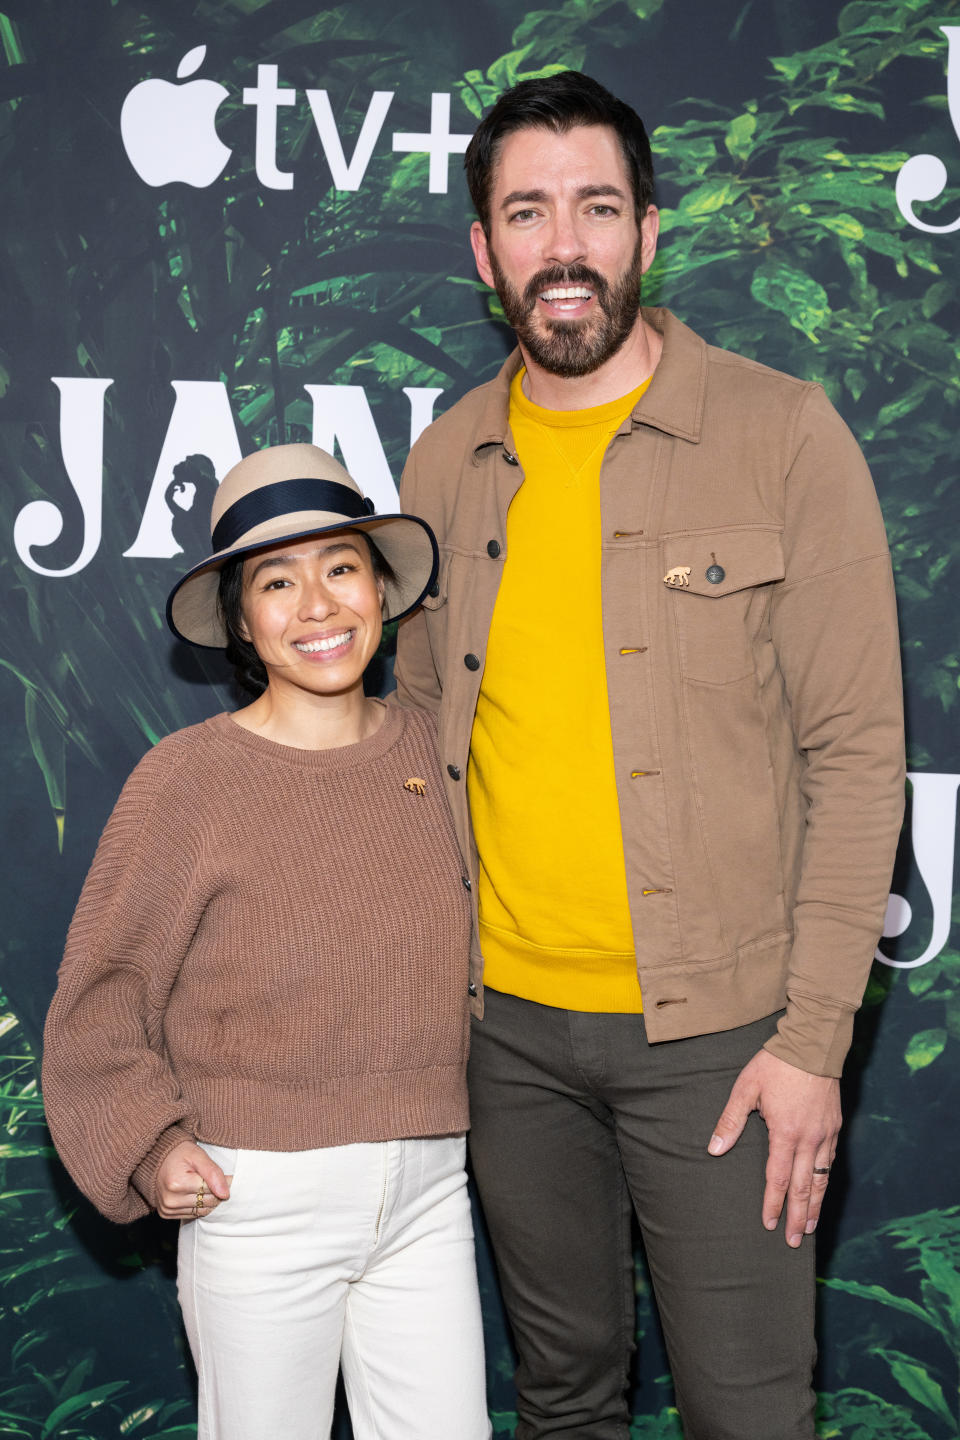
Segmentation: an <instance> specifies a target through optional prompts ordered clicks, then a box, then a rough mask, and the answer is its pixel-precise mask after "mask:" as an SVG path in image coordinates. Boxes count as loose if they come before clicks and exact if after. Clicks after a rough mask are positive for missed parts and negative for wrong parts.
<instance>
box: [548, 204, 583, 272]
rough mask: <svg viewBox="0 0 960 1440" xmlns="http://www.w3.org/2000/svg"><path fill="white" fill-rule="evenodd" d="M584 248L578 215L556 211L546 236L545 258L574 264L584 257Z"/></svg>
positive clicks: (559, 263)
mask: <svg viewBox="0 0 960 1440" xmlns="http://www.w3.org/2000/svg"><path fill="white" fill-rule="evenodd" d="M586 249H587V247H586V241H585V239H584V236H583V231H582V229H581V226H580V222H579V219H578V217H577V216H576V215H575V214H572V213H570V212H565V211H558V212H557V213H556V215H555V216H554V219H553V225H552V227H551V230H550V233H549V235H548V236H547V251H548V253H547V254H546V256H545V258H546V259H547V260H554V261H556V263H557V264H558V265H574V264H577V263H578V262H579V261H582V260H583V259H584V258H585V256H586Z"/></svg>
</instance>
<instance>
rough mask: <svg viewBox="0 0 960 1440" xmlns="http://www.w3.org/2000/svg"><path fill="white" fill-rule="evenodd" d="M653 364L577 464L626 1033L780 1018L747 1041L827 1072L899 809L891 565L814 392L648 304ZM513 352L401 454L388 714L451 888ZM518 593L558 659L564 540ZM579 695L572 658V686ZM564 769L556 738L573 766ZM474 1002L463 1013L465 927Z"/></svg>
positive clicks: (569, 583) (866, 494)
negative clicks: (407, 575)
mask: <svg viewBox="0 0 960 1440" xmlns="http://www.w3.org/2000/svg"><path fill="white" fill-rule="evenodd" d="M644 315H645V318H646V320H647V321H648V322H649V323H650V324H652V325H654V326H655V327H656V328H657V329H658V330H660V331H662V333H663V337H664V346H663V354H662V358H661V360H660V362H659V364H658V366H657V369H656V372H655V374H654V377H653V381H652V383H651V385H650V387H649V389H648V390H647V392H646V394H644V395H643V397H642V398H641V399H640V401H639V403H638V404H637V406H636V408H635V410H634V411H633V413H632V415H631V416H629V418H628V419H627V420H626V421H625V423H624V424H623V425H622V426H621V428H620V430H619V431H618V432H617V434H616V435H615V436H614V438H613V439H612V441H611V442H610V446H609V448H608V450H607V454H606V457H605V459H604V461H603V466H602V469H601V473H600V497H601V514H602V530H603V541H602V544H603V557H602V600H603V617H604V624H603V643H604V649H605V653H606V669H607V681H608V688H609V697H610V724H611V729H612V732H613V749H614V763H615V766H616V771H617V788H618V797H619V804H620V817H621V824H622V829H623V844H624V854H625V858H626V868H627V882H628V887H629V892H630V907H631V917H632V922H633V933H634V939H635V944H636V952H637V972H638V975H639V979H640V985H641V987H642V992H643V1003H644V1012H645V1016H646V1026H647V1034H648V1037H649V1039H650V1040H651V1041H660V1040H672V1039H677V1038H680V1037H683V1036H688V1035H696V1034H705V1033H709V1032H711V1031H716V1030H725V1029H729V1028H731V1027H732V1026H735V1025H741V1024H746V1023H747V1022H749V1021H752V1020H756V1019H759V1018H761V1017H762V1016H765V1015H770V1014H773V1013H774V1012H775V1011H777V1010H779V1009H781V1008H782V1007H784V1006H785V1007H786V1009H785V1014H784V1015H783V1017H782V1018H781V1020H780V1024H779V1029H778V1032H777V1034H776V1035H774V1037H773V1038H772V1039H771V1040H770V1041H769V1045H768V1048H769V1049H770V1050H771V1051H773V1052H774V1054H777V1055H779V1056H781V1057H782V1058H783V1059H784V1060H787V1061H789V1062H790V1063H792V1064H794V1065H798V1066H800V1067H801V1068H802V1069H804V1070H808V1071H811V1072H813V1073H815V1074H820V1075H838V1074H839V1073H840V1070H841V1067H842V1064H843V1059H844V1056H845V1054H846V1051H847V1049H848V1047H849V1043H850V1035H851V1029H852V1019H853V1014H854V1011H855V1010H856V1009H857V1006H858V1005H859V1003H860V1000H861V997H862V994H863V989H864V986H865V983H866V979H867V974H868V971H869V968H870V964H871V960H872V958H873V954H874V948H875V946H876V942H877V938H878V936H879V933H880V928H881V924H882V920H883V914H884V908H885V904H886V899H887V893H888V887H889V881H890V873H891V868H892V865H893V856H894V850H895V847H896V842H897V835H898V832H899V826H900V821H901V817H902V809H903V784H904V756H903V737H902V702H901V691H900V664H899V651H898V644H897V628H896V609H895V602H894V593H893V582H892V576H891V569H890V559H889V553H888V549H887V542H886V536H885V534H884V528H883V521H882V518H881V515H880V509H879V506H878V504H877V499H876V495H875V493H874V489H873V484H872V482H871V479H870V475H869V472H868V470H867V467H866V465H865V463H864V460H863V457H862V455H861V453H860V451H859V449H858V447H857V444H856V442H855V441H854V439H853V437H852V436H851V434H850V432H849V431H848V430H847V428H846V426H845V425H844V423H843V421H842V420H841V419H840V418H839V416H838V415H837V413H836V412H835V410H834V409H833V408H832V406H831V405H830V403H829V401H828V400H827V399H826V397H825V395H824V393H823V390H822V389H821V388H820V386H819V385H815V384H811V383H808V382H805V381H800V380H795V379H792V378H791V377H789V376H786V375H782V374H779V373H778V372H776V371H773V370H768V369H766V368H765V367H763V366H761V365H757V364H755V363H753V362H752V361H749V360H745V359H743V358H742V357H741V356H738V355H732V354H729V353H727V352H726V351H723V350H717V349H714V348H713V347H711V346H708V345H707V344H705V343H704V341H703V340H701V339H700V337H699V336H697V335H695V334H694V333H693V331H691V330H689V329H687V327H686V326H685V325H683V324H681V323H680V321H678V320H677V319H675V317H674V316H672V315H671V314H670V313H669V312H668V311H664V310H653V311H645V312H644ZM519 363H520V360H519V355H518V354H517V353H515V354H514V355H513V356H511V357H510V358H509V359H508V361H507V362H506V364H505V365H504V367H503V369H502V370H501V372H500V374H499V375H498V376H497V377H496V379H495V380H493V381H491V382H490V383H489V384H487V385H483V386H481V387H480V388H479V389H477V390H474V391H472V392H471V393H470V394H468V395H467V396H465V397H464V398H463V399H462V400H461V401H460V402H459V403H458V404H456V405H455V406H454V407H453V408H452V409H451V410H450V411H449V412H448V413H447V414H446V415H444V416H442V417H441V418H440V419H439V420H437V421H436V422H435V423H434V424H433V425H431V426H430V428H429V429H428V430H427V431H426V432H425V433H424V435H423V436H422V437H421V438H420V440H419V441H418V442H417V444H416V445H415V447H414V449H413V451H412V453H411V455H410V459H409V461H408V464H407V467H406V470H405V472H404V478H403V484H402V498H403V506H404V509H405V510H408V511H412V512H414V513H415V514H418V515H422V516H424V517H425V518H426V519H427V520H428V521H429V522H430V524H431V525H432V526H433V528H434V530H435V531H436V533H437V538H438V540H439V542H440V550H441V565H440V575H439V581H438V584H437V586H436V587H435V590H436V593H435V594H433V595H432V596H430V597H428V599H427V600H426V602H425V605H424V609H423V610H422V611H421V612H420V613H419V614H417V615H415V616H414V617H412V618H411V619H410V620H409V621H407V622H404V623H403V624H402V625H401V627H400V635H399V641H398V651H397V671H396V674H397V684H398V692H399V698H400V700H401V702H402V703H412V704H417V705H422V706H425V707H426V708H428V709H432V710H435V711H438V712H439V722H440V754H441V760H442V762H443V765H444V768H445V774H446V785H447V793H448V797H449V800H450V804H451V807H452V809H453V815H454V820H455V823H456V827H457V833H458V837H459V840H460V844H461V848H462V850H463V853H464V855H465V856H466V857H467V866H468V869H469V872H470V873H469V876H468V877H465V878H468V879H469V881H470V883H471V884H472V885H473V886H474V887H475V885H476V870H477V867H476V851H475V847H474V844H473V839H472V835H471V831H470V817H469V813H468V804H467V793H466V783H465V781H466V770H467V764H468V761H469V755H470V734H471V728H472V725H473V718H474V711H475V707H476V703H477V695H478V692H479V689H480V684H481V681H482V679H483V661H484V654H485V651H486V644H487V635H488V632H489V627H490V620H491V616H492V614H493V607H494V601H495V600H496V596H497V589H498V586H499V582H500V575H501V570H502V567H503V564H504V562H505V561H506V559H507V550H506V517H507V509H508V507H509V505H510V501H511V499H512V497H513V495H514V494H515V493H516V491H517V489H518V487H519V486H520V484H521V483H522V481H523V474H522V471H521V469H520V467H519V465H518V462H517V459H516V457H515V455H514V454H513V442H512V439H511V436H510V433H509V428H508V405H509V384H510V379H511V377H512V376H513V374H514V373H515V372H516V369H517V367H518V365H519ZM555 561H556V564H555V575H556V583H555V586H554V589H553V591H552V593H550V594H545V595H544V597H543V603H544V605H545V606H548V607H549V608H550V612H551V614H552V616H553V620H554V626H555V633H556V648H557V664H558V665H567V664H570V663H571V657H570V656H569V655H567V654H566V652H565V650H564V647H563V628H564V609H565V606H566V605H567V604H570V603H575V595H576V585H577V557H576V555H557V556H556V557H555ZM576 683H577V676H576V667H575V665H571V673H570V684H571V685H575V684H576ZM576 764H577V755H576V752H575V751H573V752H571V755H570V765H571V766H573V767H574V768H575V767H576ZM474 951H475V954H474V957H473V971H472V976H473V978H472V981H471V987H470V988H471V994H472V995H475V997H476V998H475V1004H476V1007H477V1012H478V1013H480V1014H482V985H481V981H482V958H481V956H480V953H479V947H478V946H477V944H476V941H475V942H474Z"/></svg>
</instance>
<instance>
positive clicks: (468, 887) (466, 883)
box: [460, 875, 473, 890]
mask: <svg viewBox="0 0 960 1440" xmlns="http://www.w3.org/2000/svg"><path fill="white" fill-rule="evenodd" d="M460 883H461V884H462V885H463V888H464V890H472V889H473V886H472V885H471V884H470V876H469V875H461V876H460Z"/></svg>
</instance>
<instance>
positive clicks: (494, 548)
mask: <svg viewBox="0 0 960 1440" xmlns="http://www.w3.org/2000/svg"><path fill="white" fill-rule="evenodd" d="M487 554H488V555H489V556H490V559H491V560H496V558H497V556H498V555H499V554H500V545H499V542H498V541H496V540H488V541H487Z"/></svg>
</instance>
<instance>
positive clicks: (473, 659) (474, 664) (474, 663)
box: [463, 654, 480, 670]
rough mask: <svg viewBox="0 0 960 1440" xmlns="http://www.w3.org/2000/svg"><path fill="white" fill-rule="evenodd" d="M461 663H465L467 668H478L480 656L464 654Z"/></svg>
mask: <svg viewBox="0 0 960 1440" xmlns="http://www.w3.org/2000/svg"><path fill="white" fill-rule="evenodd" d="M463 663H464V665H466V667H467V669H468V670H479V669H480V656H479V655H472V654H471V655H464V657H463Z"/></svg>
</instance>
